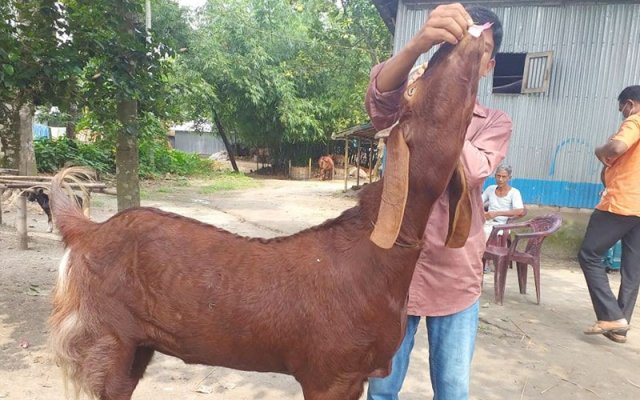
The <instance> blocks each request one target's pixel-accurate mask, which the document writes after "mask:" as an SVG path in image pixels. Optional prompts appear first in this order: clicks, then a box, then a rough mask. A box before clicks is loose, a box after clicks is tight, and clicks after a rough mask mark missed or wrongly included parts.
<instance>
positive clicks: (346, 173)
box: [343, 136, 349, 193]
mask: <svg viewBox="0 0 640 400" xmlns="http://www.w3.org/2000/svg"><path fill="white" fill-rule="evenodd" d="M348 166H349V136H345V137H344V165H343V167H344V191H345V193H346V192H347V178H348V177H349V171H348V168H347V167H348Z"/></svg>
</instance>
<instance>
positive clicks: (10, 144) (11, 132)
mask: <svg viewBox="0 0 640 400" xmlns="http://www.w3.org/2000/svg"><path fill="white" fill-rule="evenodd" d="M16 128H17V121H16V116H15V113H14V115H11V119H9V120H8V121H3V125H2V128H1V130H0V168H11V169H18V165H19V164H20V135H19V134H18V130H17V129H16Z"/></svg>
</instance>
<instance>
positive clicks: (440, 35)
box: [434, 29, 460, 44]
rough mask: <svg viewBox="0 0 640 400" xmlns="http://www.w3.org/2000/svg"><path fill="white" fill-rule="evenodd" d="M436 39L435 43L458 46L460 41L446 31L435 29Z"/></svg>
mask: <svg viewBox="0 0 640 400" xmlns="http://www.w3.org/2000/svg"><path fill="white" fill-rule="evenodd" d="M434 36H435V37H436V38H437V42H447V43H451V44H458V42H459V41H460V40H459V39H458V38H457V37H456V36H454V35H453V34H452V33H451V32H449V31H448V30H446V29H436V33H435V35H434Z"/></svg>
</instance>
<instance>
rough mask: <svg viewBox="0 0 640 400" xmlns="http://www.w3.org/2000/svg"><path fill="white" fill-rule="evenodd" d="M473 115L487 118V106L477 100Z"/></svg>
mask: <svg viewBox="0 0 640 400" xmlns="http://www.w3.org/2000/svg"><path fill="white" fill-rule="evenodd" d="M473 115H477V116H478V117H480V118H487V116H488V115H489V112H488V109H487V107H485V106H483V105H482V104H480V102H478V100H476V104H475V105H474V106H473Z"/></svg>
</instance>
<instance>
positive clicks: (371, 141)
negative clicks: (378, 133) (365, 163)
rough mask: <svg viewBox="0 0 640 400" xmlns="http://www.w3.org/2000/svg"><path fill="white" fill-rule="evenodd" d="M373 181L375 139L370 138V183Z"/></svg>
mask: <svg viewBox="0 0 640 400" xmlns="http://www.w3.org/2000/svg"><path fill="white" fill-rule="evenodd" d="M371 182H373V139H371V140H369V183H371Z"/></svg>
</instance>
